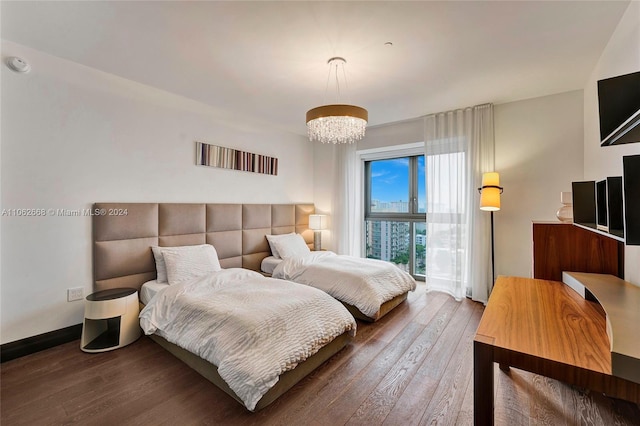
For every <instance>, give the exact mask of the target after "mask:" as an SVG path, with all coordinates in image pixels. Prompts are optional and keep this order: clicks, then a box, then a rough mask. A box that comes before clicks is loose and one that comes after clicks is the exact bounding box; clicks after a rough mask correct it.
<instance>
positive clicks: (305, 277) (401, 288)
mask: <svg viewBox="0 0 640 426" xmlns="http://www.w3.org/2000/svg"><path fill="white" fill-rule="evenodd" d="M267 239H268V240H269V243H270V245H271V248H272V253H277V254H278V257H276V256H270V257H267V258H265V259H264V260H263V261H262V265H261V268H262V271H263V272H264V273H267V274H271V276H272V277H273V278H279V279H285V280H290V281H294V282H297V283H300V284H306V285H309V286H312V287H315V288H318V289H321V290H323V291H325V292H326V293H328V294H330V295H331V296H332V297H334V298H336V299H337V300H339V301H340V302H342V303H343V304H345V306H346V307H347V309H349V311H350V312H351V313H352V314H354V316H356V317H357V318H359V319H363V320H366V321H377V320H378V319H380V318H381V317H382V316H384V315H385V314H386V313H388V312H389V311H390V310H391V309H393V308H394V307H395V306H397V305H398V304H400V303H401V302H402V301H404V300H405V299H406V297H407V293H408V292H409V291H413V290H415V288H416V282H415V280H414V279H413V277H412V276H411V275H409V274H408V273H406V272H404V271H402V270H400V269H399V268H397V267H396V266H394V265H392V264H390V263H388V262H383V261H380V260H375V259H362V258H357V257H353V256H342V255H337V254H335V253H333V252H329V251H316V252H311V251H309V249H308V248H307V247H306V245H305V244H303V243H304V241H303V240H302V237H300V236H299V235H296V234H287V235H284V236H276V238H273V236H267Z"/></svg>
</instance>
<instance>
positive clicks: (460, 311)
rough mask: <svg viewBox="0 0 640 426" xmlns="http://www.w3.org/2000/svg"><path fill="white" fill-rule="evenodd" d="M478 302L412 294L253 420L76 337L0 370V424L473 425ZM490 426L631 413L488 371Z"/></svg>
mask: <svg viewBox="0 0 640 426" xmlns="http://www.w3.org/2000/svg"><path fill="white" fill-rule="evenodd" d="M482 310H483V307H482V305H481V304H478V303H474V302H471V301H469V300H463V301H462V302H455V301H454V300H453V299H451V298H450V297H448V296H446V295H443V294H438V293H430V294H426V293H425V291H424V287H423V286H421V287H419V288H418V290H417V291H416V292H414V293H412V294H410V296H409V299H408V301H407V302H405V303H403V304H402V305H401V306H399V307H398V308H396V309H395V310H394V311H393V312H392V313H390V314H389V315H387V316H386V317H384V318H383V319H382V320H381V321H379V322H378V323H375V324H365V323H362V322H359V323H358V327H359V328H358V335H357V337H356V338H355V340H354V342H353V343H351V344H350V345H349V346H348V347H347V348H345V349H344V350H342V351H341V352H340V353H338V354H337V355H336V356H334V357H333V358H331V359H330V360H329V361H327V362H326V363H325V364H324V365H322V366H321V367H320V368H318V369H317V370H316V371H315V372H314V373H313V374H311V375H310V376H308V377H307V378H305V379H304V380H303V381H301V382H300V383H298V384H297V385H296V386H295V387H293V388H292V389H291V390H290V391H289V392H287V393H286V394H285V395H284V396H282V397H281V398H280V399H278V400H277V401H276V402H274V403H273V404H272V405H270V406H269V407H267V408H266V409H264V410H262V411H260V412H258V413H250V412H248V411H246V410H245V409H244V408H243V407H242V406H241V405H240V404H238V403H237V402H236V401H234V400H233V399H231V398H230V397H229V396H227V395H226V394H224V393H223V392H222V391H220V390H218V389H217V388H216V387H215V386H213V385H212V384H211V383H209V382H208V381H207V380H205V379H204V378H202V377H201V376H199V375H198V374H197V373H195V372H194V371H193V370H191V369H189V368H188V367H187V366H186V365H184V364H183V363H182V362H180V361H179V360H177V359H176V358H174V357H173V356H172V355H171V354H169V353H168V352H166V351H165V350H164V349H162V348H161V347H160V346H158V345H157V344H155V343H154V342H152V341H151V340H149V339H148V338H146V337H143V338H141V339H140V340H138V341H137V342H135V343H134V344H132V345H130V346H128V347H126V348H122V349H119V350H116V351H111V352H106V353H102V354H86V353H84V352H82V351H80V349H79V342H72V343H68V344H65V345H62V346H58V347H56V348H52V349H49V350H46V351H43V352H39V353H36V354H33V355H29V356H26V357H23V358H19V359H16V360H13V361H9V362H6V363H4V364H2V365H1V366H0V369H1V375H0V386H1V389H0V390H1V395H0V398H1V399H0V402H1V405H0V410H1V417H0V423H2V425H3V426H4V425H7V426H9V425H41V424H43V425H49V424H51V425H58V424H82V425H93V424H95V425H116V424H117V425H125V424H126V425H146V424H152V425H190V424H230V425H235V424H241V425H253V424H255V425H299V424H309V425H343V424H354V425H356V424H357V425H421V424H451V425H470V424H472V423H473V380H472V373H473V371H472V366H473V362H472V357H473V350H472V341H473V336H474V334H475V330H476V328H477V326H478V322H479V321H480V317H481V315H482ZM495 375H496V392H497V397H496V411H495V417H496V424H501V425H538V424H550V425H554V426H559V425H633V424H635V425H638V424H640V407H638V406H637V405H635V404H631V403H627V402H624V401H618V400H612V399H609V398H606V397H604V396H602V395H598V394H592V393H588V392H587V393H583V392H580V391H578V390H576V389H574V388H572V387H569V386H567V385H565V384H563V383H560V382H557V381H555V380H551V379H548V378H545V377H541V376H537V375H533V374H530V373H526V372H523V371H520V370H516V369H511V370H510V372H509V373H508V374H507V373H504V372H502V371H500V370H499V369H498V368H495Z"/></svg>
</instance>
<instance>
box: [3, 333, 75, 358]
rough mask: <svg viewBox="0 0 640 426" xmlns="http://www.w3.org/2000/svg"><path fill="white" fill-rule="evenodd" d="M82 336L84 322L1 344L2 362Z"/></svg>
mask: <svg viewBox="0 0 640 426" xmlns="http://www.w3.org/2000/svg"><path fill="white" fill-rule="evenodd" d="M81 336H82V324H76V325H72V326H70V327H65V328H61V329H60V330H54V331H50V332H48V333H43V334H39V335H37V336H33V337H27V338H26V339H21V340H16V341H15V342H10V343H5V344H3V345H0V363H2V362H5V361H10V360H12V359H16V358H20V357H21V356H25V355H29V354H33V353H36V352H39V351H42V350H45V349H49V348H53V347H54V346H58V345H61V344H63V343H68V342H72V341H74V340H77V339H80V337H81Z"/></svg>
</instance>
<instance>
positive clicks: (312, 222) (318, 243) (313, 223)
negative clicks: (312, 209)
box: [309, 214, 327, 251]
mask: <svg viewBox="0 0 640 426" xmlns="http://www.w3.org/2000/svg"><path fill="white" fill-rule="evenodd" d="M309 229H313V250H315V251H319V250H322V240H321V239H322V230H323V229H327V215H325V214H311V215H309Z"/></svg>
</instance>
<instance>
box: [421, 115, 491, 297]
mask: <svg viewBox="0 0 640 426" xmlns="http://www.w3.org/2000/svg"><path fill="white" fill-rule="evenodd" d="M493 168H494V134H493V105H491V104H485V105H479V106H475V107H473V108H465V109H460V110H455V111H449V112H444V113H439V114H432V115H429V116H426V117H425V179H426V189H427V206H426V210H427V244H426V284H427V290H428V291H442V292H446V293H448V294H450V295H452V296H453V297H454V298H455V299H456V300H460V299H462V298H463V297H465V296H467V297H471V298H472V299H473V300H477V301H481V302H484V303H486V302H487V300H488V298H489V293H490V292H491V288H492V285H493V277H492V271H491V234H490V232H491V230H490V216H489V213H487V212H483V211H481V210H480V209H479V200H480V196H479V194H478V188H479V187H480V186H481V182H482V174H483V173H485V172H489V171H493Z"/></svg>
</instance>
